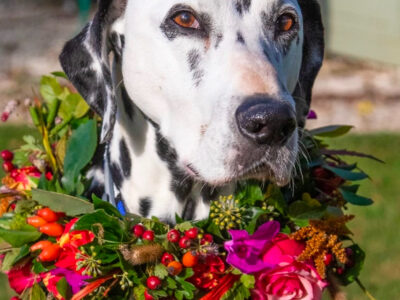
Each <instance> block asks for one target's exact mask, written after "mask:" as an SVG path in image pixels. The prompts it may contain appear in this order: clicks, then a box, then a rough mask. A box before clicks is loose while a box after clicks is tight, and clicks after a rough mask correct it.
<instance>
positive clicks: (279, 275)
mask: <svg viewBox="0 0 400 300" xmlns="http://www.w3.org/2000/svg"><path fill="white" fill-rule="evenodd" d="M326 286H327V283H326V282H325V281H323V280H322V278H321V277H320V276H319V274H318V272H317V271H316V270H315V269H314V268H313V267H312V266H310V265H308V264H304V263H300V262H296V261H293V262H292V263H291V264H285V265H283V266H280V267H277V268H274V269H271V270H268V271H265V272H261V273H259V274H258V275H257V276H256V284H255V289H254V290H253V297H252V299H253V300H319V299H321V298H322V292H323V290H324V288H325V287H326Z"/></svg>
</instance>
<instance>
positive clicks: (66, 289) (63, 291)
mask: <svg viewBox="0 0 400 300" xmlns="http://www.w3.org/2000/svg"><path fill="white" fill-rule="evenodd" d="M57 291H58V292H59V293H60V295H61V296H62V297H63V298H64V299H70V298H71V296H72V289H71V287H70V286H69V284H68V282H67V280H66V279H65V277H63V278H61V279H60V280H59V281H58V282H57Z"/></svg>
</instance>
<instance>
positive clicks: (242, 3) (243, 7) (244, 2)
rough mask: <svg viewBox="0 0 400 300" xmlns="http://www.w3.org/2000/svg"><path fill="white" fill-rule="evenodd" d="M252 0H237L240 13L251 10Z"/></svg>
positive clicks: (236, 4) (237, 9) (237, 8)
mask: <svg viewBox="0 0 400 300" xmlns="http://www.w3.org/2000/svg"><path fill="white" fill-rule="evenodd" d="M250 6H251V0H236V3H235V8H236V11H237V12H238V13H239V15H241V16H242V15H243V13H244V12H248V11H249V10H250Z"/></svg>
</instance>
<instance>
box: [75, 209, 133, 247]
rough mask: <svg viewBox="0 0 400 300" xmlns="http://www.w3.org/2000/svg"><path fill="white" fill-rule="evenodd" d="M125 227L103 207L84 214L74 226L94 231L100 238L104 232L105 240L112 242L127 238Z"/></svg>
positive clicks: (78, 228)
mask: <svg viewBox="0 0 400 300" xmlns="http://www.w3.org/2000/svg"><path fill="white" fill-rule="evenodd" d="M124 228H125V226H124V223H123V222H122V221H121V220H119V219H118V218H116V217H112V216H110V215H108V214H107V213H106V212H105V211H104V210H103V209H99V210H96V211H95V212H93V213H91V214H86V215H84V216H83V217H81V218H80V219H79V220H78V222H76V224H75V226H74V229H75V230H90V231H93V232H94V233H95V234H97V236H99V238H102V237H101V236H100V235H101V234H103V235H104V237H103V238H104V240H106V241H111V242H123V241H125V240H126V239H127V237H126V233H125V231H124Z"/></svg>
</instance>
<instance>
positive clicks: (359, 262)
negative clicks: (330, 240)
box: [339, 245, 365, 285]
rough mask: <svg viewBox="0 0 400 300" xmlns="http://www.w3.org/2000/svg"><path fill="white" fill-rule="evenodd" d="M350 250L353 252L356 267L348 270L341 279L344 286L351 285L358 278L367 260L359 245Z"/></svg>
mask: <svg viewBox="0 0 400 300" xmlns="http://www.w3.org/2000/svg"><path fill="white" fill-rule="evenodd" d="M349 248H350V249H352V250H353V256H352V260H353V262H354V266H353V267H352V268H347V269H346V271H345V272H344V274H343V275H342V276H340V277H339V279H340V281H341V282H342V284H343V285H349V284H350V283H352V282H354V281H355V280H356V279H357V278H358V276H359V275H360V272H361V270H362V268H363V266H364V260H365V253H364V251H363V250H362V249H361V248H360V247H359V246H358V245H352V246H351V247H349Z"/></svg>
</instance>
